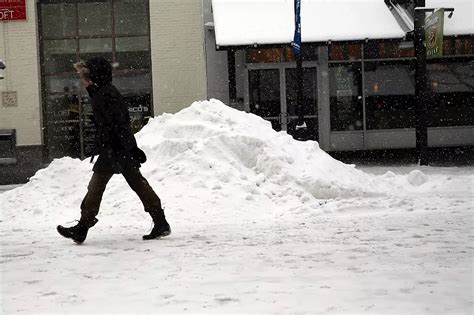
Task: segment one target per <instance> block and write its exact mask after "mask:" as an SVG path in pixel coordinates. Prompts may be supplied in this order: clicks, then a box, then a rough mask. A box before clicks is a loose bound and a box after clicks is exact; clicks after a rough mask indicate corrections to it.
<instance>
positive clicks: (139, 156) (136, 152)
mask: <svg viewBox="0 0 474 315" xmlns="http://www.w3.org/2000/svg"><path fill="white" fill-rule="evenodd" d="M130 155H131V156H132V158H133V159H134V160H135V161H137V162H138V163H140V164H143V163H145V162H146V155H145V152H143V151H142V150H141V149H140V148H139V147H135V148H133V149H131V150H130Z"/></svg>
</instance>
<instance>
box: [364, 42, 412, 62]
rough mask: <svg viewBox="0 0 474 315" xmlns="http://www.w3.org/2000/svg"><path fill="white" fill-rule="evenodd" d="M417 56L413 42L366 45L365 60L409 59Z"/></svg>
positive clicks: (369, 43)
mask: <svg viewBox="0 0 474 315" xmlns="http://www.w3.org/2000/svg"><path fill="white" fill-rule="evenodd" d="M414 56H415V48H414V46H413V43H412V42H382V43H379V42H368V43H365V44H364V58H365V59H384V58H408V57H414Z"/></svg>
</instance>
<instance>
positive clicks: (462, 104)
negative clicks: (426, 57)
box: [427, 61, 474, 127]
mask: <svg viewBox="0 0 474 315" xmlns="http://www.w3.org/2000/svg"><path fill="white" fill-rule="evenodd" d="M427 73H428V82H429V85H430V89H431V91H432V100H431V102H430V104H429V106H428V109H429V118H430V119H429V126H430V127H442V126H467V125H471V126H472V125H474V61H469V62H443V63H433V64H428V65H427Z"/></svg>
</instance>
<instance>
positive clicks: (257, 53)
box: [247, 48, 283, 63]
mask: <svg viewBox="0 0 474 315" xmlns="http://www.w3.org/2000/svg"><path fill="white" fill-rule="evenodd" d="M282 55H283V49H282V48H261V49H248V50H247V62H248V63H270V62H281V60H282Z"/></svg>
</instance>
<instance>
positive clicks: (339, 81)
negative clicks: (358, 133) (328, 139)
mask: <svg viewBox="0 0 474 315" xmlns="http://www.w3.org/2000/svg"><path fill="white" fill-rule="evenodd" d="M361 79H362V77H361V64H360V63H359V62H357V63H343V64H334V63H333V64H329V93H330V94H329V95H330V115H331V130H332V131H343V130H362V129H363V124H362V80H361Z"/></svg>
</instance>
